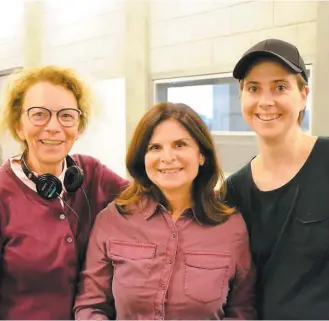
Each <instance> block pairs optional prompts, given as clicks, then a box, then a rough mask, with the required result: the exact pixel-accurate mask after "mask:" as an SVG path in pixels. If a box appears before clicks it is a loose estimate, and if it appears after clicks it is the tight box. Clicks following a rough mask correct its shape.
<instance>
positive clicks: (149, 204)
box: [139, 197, 203, 225]
mask: <svg viewBox="0 0 329 321" xmlns="http://www.w3.org/2000/svg"><path fill="white" fill-rule="evenodd" d="M139 208H140V210H141V212H142V214H143V216H144V218H145V219H146V220H148V219H149V218H150V217H152V216H153V215H155V214H156V213H157V211H158V210H159V209H162V210H164V211H167V209H166V208H165V207H164V206H163V205H162V204H160V203H158V202H156V201H154V200H152V199H151V198H148V197H143V198H142V199H141V201H140V203H139ZM183 215H188V216H192V217H193V218H194V219H195V220H196V222H197V223H198V224H199V225H203V223H202V222H200V220H199V219H198V218H197V216H196V214H195V210H194V209H193V208H187V209H186V210H185V211H184V213H183Z"/></svg>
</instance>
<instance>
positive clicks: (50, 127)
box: [45, 113, 61, 132]
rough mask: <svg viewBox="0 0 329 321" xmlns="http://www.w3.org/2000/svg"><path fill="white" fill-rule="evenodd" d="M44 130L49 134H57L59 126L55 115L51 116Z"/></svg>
mask: <svg viewBox="0 0 329 321" xmlns="http://www.w3.org/2000/svg"><path fill="white" fill-rule="evenodd" d="M45 129H46V130H47V131H50V132H58V131H60V129H61V124H60V123H59V121H58V119H57V117H56V115H55V114H53V113H52V114H51V116H50V119H49V121H48V123H47V124H46V127H45Z"/></svg>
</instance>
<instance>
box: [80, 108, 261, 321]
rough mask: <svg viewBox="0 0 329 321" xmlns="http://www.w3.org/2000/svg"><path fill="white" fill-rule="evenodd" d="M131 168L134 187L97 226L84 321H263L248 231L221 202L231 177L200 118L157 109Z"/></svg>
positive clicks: (140, 129) (135, 146)
mask: <svg viewBox="0 0 329 321" xmlns="http://www.w3.org/2000/svg"><path fill="white" fill-rule="evenodd" d="M126 163H127V169H128V171H129V173H130V175H131V176H132V178H133V184H132V185H131V186H129V188H127V189H126V190H125V191H124V192H123V193H122V194H121V195H120V197H119V198H117V199H116V200H115V201H114V202H112V203H111V204H110V205H109V206H108V207H107V208H106V209H105V210H103V211H102V212H101V213H100V214H99V215H98V217H97V219H96V222H95V225H94V228H93V231H92V234H91V238H90V241H89V247H88V250H87V255H86V262H85V268H84V270H83V272H82V275H81V279H80V287H79V292H78V296H77V298H76V302H75V317H76V319H80V320H84V319H90V320H91V319H93V320H104V319H114V318H117V319H142V320H151V319H152V320H155V319H159V320H164V319H189V320H191V319H199V320H201V319H203V320H205V319H212V320H214V319H215V320H216V319H224V318H230V319H254V318H255V312H254V301H253V300H254V293H253V289H254V270H253V266H252V262H251V256H250V251H249V246H248V236H247V230H246V226H245V224H244V221H243V219H242V218H241V215H240V214H239V213H235V212H234V210H233V209H231V208H228V207H227V206H225V205H224V204H223V203H220V202H219V201H218V200H217V199H216V195H215V193H214V188H215V186H216V184H217V182H218V181H219V180H220V181H222V178H223V174H222V171H221V169H220V167H219V165H218V160H217V156H216V150H215V146H214V143H213V140H212V138H211V134H210V132H209V130H208V128H207V126H206V125H205V124H204V123H203V121H202V120H201V118H200V117H199V116H198V114H197V113H196V112H195V111H193V110H192V109H191V108H190V107H188V106H186V105H184V104H172V103H161V104H159V105H157V106H155V107H153V108H152V109H150V110H149V111H148V112H147V113H146V114H145V115H144V117H143V118H142V119H141V121H140V123H139V125H138V126H137V128H136V131H135V133H134V136H133V137H132V141H131V144H130V147H129V150H128V154H127V159H126Z"/></svg>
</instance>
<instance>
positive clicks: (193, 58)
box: [150, 0, 317, 79]
mask: <svg viewBox="0 0 329 321" xmlns="http://www.w3.org/2000/svg"><path fill="white" fill-rule="evenodd" d="M316 18H317V2H316V1H303V2H300V1H243V0H231V1H220V0H217V1H211V0H203V1H199V0H153V1H152V2H151V19H152V20H151V40H150V47H151V73H152V78H156V79H158V78H163V77H168V76H181V75H184V76H186V75H194V74H204V73H214V72H230V71H232V68H233V66H234V64H235V63H236V61H237V59H238V58H239V57H240V56H241V54H242V53H243V52H244V51H245V50H246V49H247V48H249V47H250V46H251V45H252V44H254V43H256V42H258V41H260V40H262V39H265V38H272V37H275V38H280V39H282V40H286V41H289V42H291V43H293V44H295V45H296V46H297V47H298V48H299V49H300V51H301V54H302V55H303V57H305V60H306V62H313V61H314V56H315V48H316V46H315V44H316Z"/></svg>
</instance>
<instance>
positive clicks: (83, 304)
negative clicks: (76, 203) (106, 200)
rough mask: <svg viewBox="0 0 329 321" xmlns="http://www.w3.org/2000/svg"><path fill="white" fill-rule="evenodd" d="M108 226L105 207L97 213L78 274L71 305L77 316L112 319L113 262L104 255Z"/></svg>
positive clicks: (92, 318)
mask: <svg viewBox="0 0 329 321" xmlns="http://www.w3.org/2000/svg"><path fill="white" fill-rule="evenodd" d="M109 227H110V225H109V213H108V210H107V209H105V210H104V211H102V212H101V213H100V214H99V215H97V218H96V221H95V224H94V227H93V230H92V232H91V235H90V239H89V245H88V249H87V254H86V261H85V267H84V269H83V271H82V273H81V276H80V282H79V286H78V294H77V296H76V300H75V306H74V312H75V319H77V320H110V319H115V307H114V300H113V295H112V277H113V266H112V263H111V261H110V260H109V259H108V258H107V255H106V239H107V236H106V235H107V234H108V230H109ZM106 231H107V232H106Z"/></svg>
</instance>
